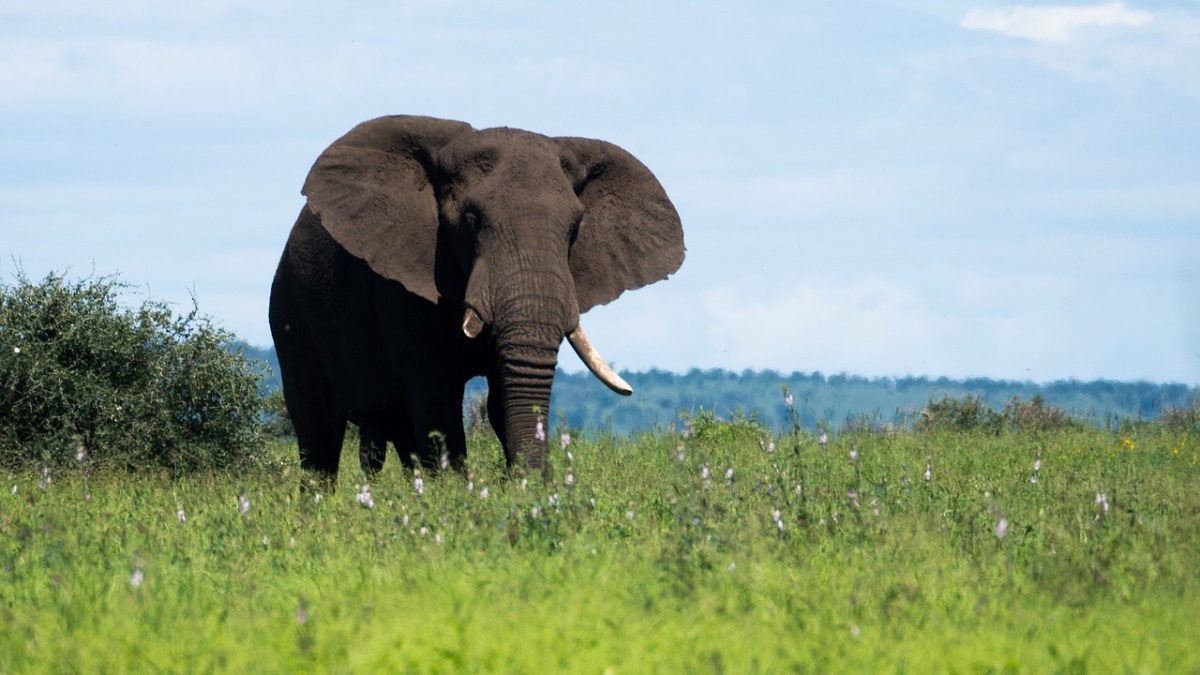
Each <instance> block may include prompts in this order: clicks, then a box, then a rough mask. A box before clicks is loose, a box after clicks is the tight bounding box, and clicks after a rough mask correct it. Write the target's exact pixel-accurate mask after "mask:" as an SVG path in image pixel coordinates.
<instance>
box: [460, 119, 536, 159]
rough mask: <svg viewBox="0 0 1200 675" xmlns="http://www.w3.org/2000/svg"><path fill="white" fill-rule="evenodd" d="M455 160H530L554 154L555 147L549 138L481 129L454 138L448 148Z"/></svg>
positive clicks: (519, 131) (528, 133)
mask: <svg viewBox="0 0 1200 675" xmlns="http://www.w3.org/2000/svg"><path fill="white" fill-rule="evenodd" d="M449 149H450V150H451V151H452V153H453V154H454V156H455V158H456V159H458V160H459V161H466V160H469V159H470V158H472V157H480V156H483V157H490V158H491V159H493V160H494V161H502V160H505V159H515V158H518V157H520V158H534V157H539V156H542V155H545V156H547V157H553V156H557V155H558V151H557V147H556V146H555V145H554V143H553V141H551V140H550V139H549V138H547V137H545V136H543V135H541V134H535V133H533V132H531V131H522V130H521V129H509V128H507V127H499V128H496V129H484V130H483V131H479V132H476V133H473V134H462V135H460V136H458V137H457V138H455V139H454V141H453V142H452V144H451V146H450V148H449Z"/></svg>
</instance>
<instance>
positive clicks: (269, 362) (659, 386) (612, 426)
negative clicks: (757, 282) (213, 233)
mask: <svg viewBox="0 0 1200 675" xmlns="http://www.w3.org/2000/svg"><path fill="white" fill-rule="evenodd" d="M239 347H240V348H241V349H243V350H244V352H245V353H246V355H247V356H250V357H252V358H255V359H258V360H261V361H262V362H264V364H265V367H264V368H263V375H264V377H263V384H264V393H270V392H271V391H274V390H277V389H278V388H279V387H280V382H279V378H278V375H277V374H276V373H277V372H278V362H277V361H276V360H275V350H274V348H272V347H266V348H262V347H253V346H250V345H246V344H240V345H239ZM621 375H622V377H624V378H625V379H626V380H627V381H628V382H629V384H630V385H632V386H633V390H634V393H633V395H632V396H629V397H623V396H618V395H616V394H613V393H612V392H610V391H609V390H608V389H607V388H606V387H605V386H604V385H603V384H601V383H600V382H599V381H597V380H596V378H594V377H593V376H592V375H591V374H590V373H587V372H582V373H574V374H572V373H566V372H563V371H561V370H560V371H558V373H557V374H556V375H555V378H554V392H553V397H552V399H551V402H550V408H551V411H550V419H551V422H553V423H565V424H566V425H567V426H568V427H570V428H573V429H583V430H585V431H596V430H611V431H613V432H615V433H621V434H624V433H629V432H631V431H642V430H650V429H654V428H656V427H660V428H667V427H670V426H671V425H672V424H674V425H676V426H677V427H678V426H679V425H680V424H682V421H683V419H684V418H687V417H695V416H698V415H700V414H701V413H705V414H712V415H715V416H716V417H717V418H720V419H729V418H731V417H734V416H737V415H741V416H744V417H746V418H753V419H754V420H756V421H757V422H758V423H759V424H761V425H762V426H764V427H766V428H767V429H772V430H781V429H784V428H785V427H787V426H790V424H791V412H790V410H789V408H788V406H787V404H786V403H785V401H784V395H783V391H784V387H786V388H787V390H788V391H790V392H791V395H792V400H793V405H794V407H795V410H796V412H797V414H798V417H799V420H800V422H801V424H803V425H804V426H805V427H807V428H810V429H817V428H825V429H841V428H846V427H854V426H872V427H883V426H888V425H893V426H909V425H911V423H912V422H913V420H914V418H915V417H916V416H918V415H919V414H920V413H921V411H922V410H923V409H925V408H926V407H927V406H928V405H929V403H930V402H931V401H937V400H940V399H942V398H944V397H950V398H962V397H964V396H971V397H974V398H977V399H979V400H980V401H982V402H983V403H984V404H986V405H987V406H989V407H992V408H995V409H1001V408H1003V407H1004V406H1005V405H1007V404H1008V403H1009V402H1010V401H1011V400H1012V399H1014V398H1018V399H1021V400H1026V401H1028V400H1032V399H1034V398H1035V397H1041V398H1042V399H1043V400H1044V401H1045V403H1046V404H1047V405H1050V406H1054V407H1056V408H1059V409H1061V410H1063V411H1064V412H1066V413H1068V414H1070V415H1072V416H1074V417H1077V418H1080V419H1084V420H1089V421H1093V422H1095V423H1099V424H1103V423H1104V422H1106V421H1120V420H1128V419H1134V420H1150V419H1154V418H1156V417H1158V416H1159V415H1161V414H1162V413H1163V412H1164V411H1166V410H1168V409H1172V408H1174V409H1182V408H1188V407H1191V406H1193V405H1196V404H1197V402H1200V387H1189V386H1187V385H1183V384H1177V383H1171V384H1158V383H1152V382H1116V381H1112V380H1095V381H1091V382H1081V381H1077V380H1062V381H1058V382H1052V383H1047V384H1037V383H1033V382H1018V381H1011V380H993V379H990V378H985V377H976V378H968V379H962V380H956V379H951V378H947V377H937V378H930V377H918V376H908V377H863V376H859V375H846V374H836V375H824V374H822V373H820V372H813V373H800V372H794V373H791V374H782V373H778V372H775V371H772V370H763V371H753V370H744V371H742V372H741V373H735V372H732V371H728V370H721V369H708V370H702V369H699V368H693V369H691V370H689V371H688V372H686V373H682V374H680V373H672V372H668V371H665V370H658V369H651V370H648V371H644V372H628V371H622V372H621ZM486 392H487V383H486V381H485V380H483V379H482V378H475V379H473V380H471V381H470V382H469V383H467V396H466V398H467V401H468V402H467V404H466V405H467V406H468V407H469V406H470V401H471V400H473V399H478V398H479V397H481V396H483V395H485V394H486Z"/></svg>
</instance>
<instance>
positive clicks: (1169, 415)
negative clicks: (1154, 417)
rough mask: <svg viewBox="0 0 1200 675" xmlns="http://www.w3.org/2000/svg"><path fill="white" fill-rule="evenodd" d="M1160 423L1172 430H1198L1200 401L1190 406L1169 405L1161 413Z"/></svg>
mask: <svg viewBox="0 0 1200 675" xmlns="http://www.w3.org/2000/svg"><path fill="white" fill-rule="evenodd" d="M1162 424H1163V426H1165V427H1166V428H1167V429H1170V430H1172V431H1200V401H1194V402H1192V404H1191V405H1190V406H1178V407H1177V406H1169V407H1168V408H1167V409H1166V411H1165V412H1164V413H1163V416H1162Z"/></svg>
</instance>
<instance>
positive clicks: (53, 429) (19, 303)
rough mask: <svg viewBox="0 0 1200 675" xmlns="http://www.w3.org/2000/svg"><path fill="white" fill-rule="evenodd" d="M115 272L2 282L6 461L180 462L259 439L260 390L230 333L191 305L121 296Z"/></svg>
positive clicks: (244, 452) (242, 449)
mask: <svg viewBox="0 0 1200 675" xmlns="http://www.w3.org/2000/svg"><path fill="white" fill-rule="evenodd" d="M128 288H129V286H128V285H127V284H124V283H122V282H119V281H117V280H116V279H115V278H113V277H99V278H89V279H84V280H80V281H68V280H66V279H65V278H64V277H63V276H61V275H57V274H50V275H48V276H47V277H46V278H45V280H44V281H42V282H41V283H39V284H34V283H30V282H29V281H28V280H27V279H26V278H25V276H24V274H23V273H20V272H18V273H17V275H16V283H15V284H12V285H7V284H4V283H0V464H4V465H24V464H35V463H44V464H68V463H91V464H96V463H100V464H112V465H118V466H125V467H128V468H130V469H132V470H138V469H144V468H151V467H161V468H167V469H169V470H171V471H172V472H175V473H181V472H185V471H188V470H192V469H198V468H206V467H214V466H230V465H234V464H237V463H239V462H242V461H245V460H247V459H249V458H251V457H252V456H253V454H254V453H255V451H256V450H257V449H258V448H259V447H260V446H261V441H262V435H261V427H262V421H261V415H262V410H263V404H262V399H261V398H260V396H259V390H258V389H259V376H258V374H257V373H256V369H255V367H254V365H253V364H251V363H249V362H248V361H247V360H246V358H245V357H243V356H242V355H241V354H240V353H238V352H236V350H233V349H231V346H232V344H233V335H232V334H230V333H228V332H226V331H224V330H222V329H220V328H217V327H214V326H213V325H212V324H211V323H210V322H209V320H208V319H207V318H205V317H202V316H199V315H198V312H197V309H196V308H195V307H194V306H193V309H192V311H191V312H190V313H188V314H187V315H186V316H182V317H175V316H174V314H173V313H172V312H171V311H170V309H168V307H167V306H166V305H165V304H163V303H160V302H154V301H150V300H146V301H144V302H143V303H142V304H141V306H140V307H139V308H137V309H136V310H129V309H126V308H124V307H122V306H121V305H120V304H119V303H118V297H119V295H120V294H121V293H122V292H125V291H127V290H128Z"/></svg>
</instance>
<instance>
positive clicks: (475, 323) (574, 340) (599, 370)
mask: <svg viewBox="0 0 1200 675" xmlns="http://www.w3.org/2000/svg"><path fill="white" fill-rule="evenodd" d="M483 326H484V320H483V317H481V316H479V312H476V311H475V309H474V308H472V307H469V306H468V307H467V309H466V311H465V312H463V323H462V330H463V334H464V335H466V336H467V337H468V338H472V339H474V338H476V337H478V336H479V334H480V333H481V332H483ZM566 337H567V342H569V343H570V344H571V348H572V349H574V350H575V353H576V354H578V355H579V358H580V360H582V361H583V364H584V365H585V366H587V367H588V370H590V371H592V374H593V375H595V376H596V379H598V380H600V381H601V382H603V383H604V385H605V386H607V387H608V388H609V389H612V390H613V391H615V392H617V393H618V394H620V395H622V396H629V395H631V394H633V387H631V386H629V383H628V382H626V381H625V380H624V379H623V378H622V377H621V376H620V375H618V374H617V372H616V371H615V370H613V369H612V368H611V367H609V365H608V363H607V362H606V361H605V360H604V357H602V356H600V353H599V352H597V351H596V348H595V347H593V346H592V343H591V341H590V340H588V337H587V333H585V332H583V326H582V325H580V326H576V328H575V330H573V331H571V332H569V333H567V336H566Z"/></svg>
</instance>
